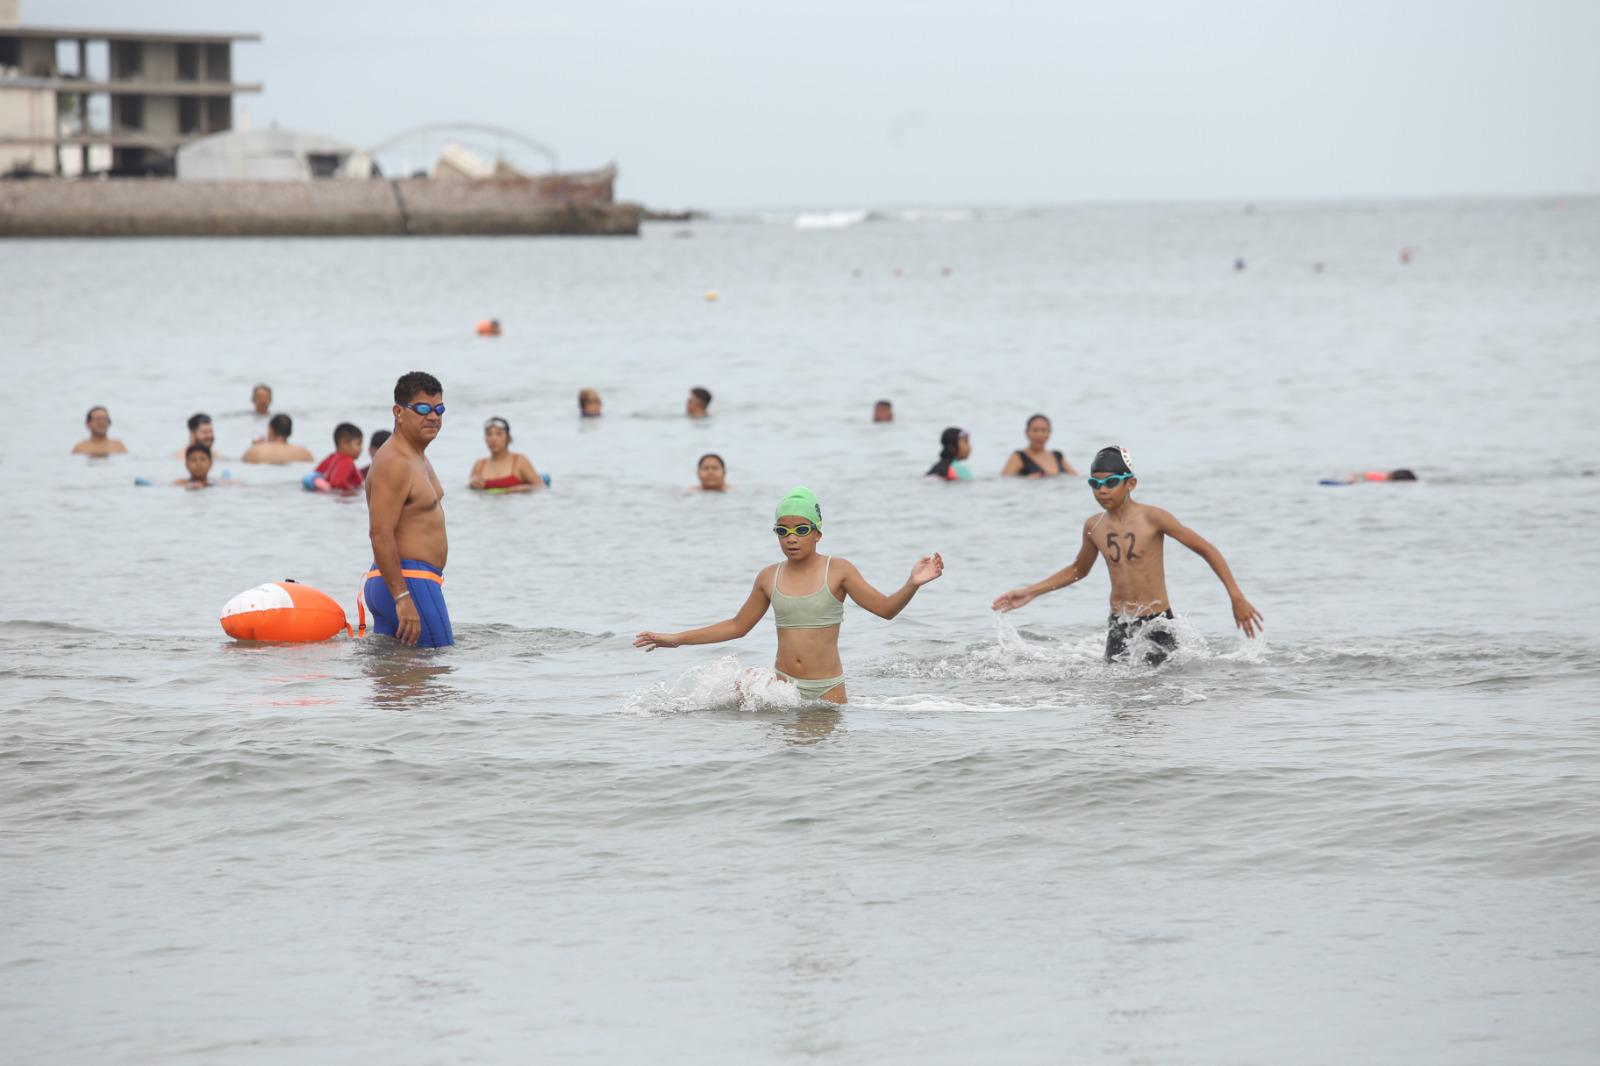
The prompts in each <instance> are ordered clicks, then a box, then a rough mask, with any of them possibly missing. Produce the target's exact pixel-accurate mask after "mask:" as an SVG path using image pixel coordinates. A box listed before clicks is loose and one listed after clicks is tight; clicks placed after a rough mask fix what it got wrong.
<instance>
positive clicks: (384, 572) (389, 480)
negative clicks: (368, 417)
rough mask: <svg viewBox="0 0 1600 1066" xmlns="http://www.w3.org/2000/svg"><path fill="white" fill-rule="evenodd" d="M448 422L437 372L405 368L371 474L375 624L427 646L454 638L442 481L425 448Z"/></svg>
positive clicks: (368, 593) (368, 589)
mask: <svg viewBox="0 0 1600 1066" xmlns="http://www.w3.org/2000/svg"><path fill="white" fill-rule="evenodd" d="M443 425H444V387H443V386H442V385H440V384H439V379H438V378H436V377H434V376H433V375H432V374H425V373H423V372H422V371H420V370H413V371H412V372H411V373H409V374H404V375H402V376H401V378H400V380H399V381H397V382H395V386H394V433H393V435H392V436H391V437H390V438H389V439H388V441H386V442H385V443H384V445H383V450H382V451H380V452H378V454H377V455H376V456H374V457H373V460H372V474H371V476H370V477H369V478H368V479H367V511H368V532H369V535H370V537H371V540H372V558H373V563H372V569H370V570H369V571H367V582H366V585H365V586H364V588H363V590H362V593H363V596H364V598H365V599H366V602H367V606H368V607H369V608H371V609H372V631H373V632H374V633H380V634H383V635H385V636H392V637H395V638H396V639H397V640H399V641H400V642H401V643H402V644H411V645H416V646H418V647H423V648H438V647H443V646H445V645H448V644H454V643H455V633H454V632H453V630H452V629H451V627H450V612H449V611H447V610H446V609H445V604H444V564H445V559H446V557H447V556H448V555H449V552H450V545H449V541H448V538H446V536H445V530H444V506H443V502H442V501H443V500H444V485H443V484H441V483H440V481H439V475H438V474H436V473H434V470H433V464H432V463H430V462H428V459H427V456H426V455H424V454H423V453H424V452H425V451H427V448H428V445H430V444H432V443H433V440H434V438H435V437H437V436H438V435H439V430H440V429H441V428H442V427H443Z"/></svg>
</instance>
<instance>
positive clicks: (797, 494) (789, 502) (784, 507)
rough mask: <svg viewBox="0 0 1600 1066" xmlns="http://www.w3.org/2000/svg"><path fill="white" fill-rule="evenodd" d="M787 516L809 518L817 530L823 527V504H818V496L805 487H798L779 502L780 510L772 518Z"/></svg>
mask: <svg viewBox="0 0 1600 1066" xmlns="http://www.w3.org/2000/svg"><path fill="white" fill-rule="evenodd" d="M786 514H796V515H799V516H800V517H801V518H809V519H811V521H812V522H813V523H815V524H816V526H817V528H819V529H820V528H821V527H822V504H820V503H818V502H817V494H816V493H814V492H812V491H811V490H810V489H808V488H806V487H805V486H804V485H796V486H795V487H794V488H792V489H790V490H789V495H787V496H785V497H784V498H783V499H781V500H779V501H778V510H777V511H776V512H775V513H774V514H773V516H772V517H773V518H774V519H779V518H782V517H783V516H784V515H786Z"/></svg>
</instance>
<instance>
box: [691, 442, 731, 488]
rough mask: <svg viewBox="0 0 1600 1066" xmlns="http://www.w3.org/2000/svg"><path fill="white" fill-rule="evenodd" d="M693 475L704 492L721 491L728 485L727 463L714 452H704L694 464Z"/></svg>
mask: <svg viewBox="0 0 1600 1066" xmlns="http://www.w3.org/2000/svg"><path fill="white" fill-rule="evenodd" d="M695 476H697V477H698V478H699V479H700V488H701V489H703V490H704V491H706V492H722V491H724V490H725V489H727V487H728V464H727V463H725V462H723V460H722V456H720V455H718V454H717V453H716V452H706V454H704V455H702V456H701V457H700V461H699V462H698V463H696V464H695Z"/></svg>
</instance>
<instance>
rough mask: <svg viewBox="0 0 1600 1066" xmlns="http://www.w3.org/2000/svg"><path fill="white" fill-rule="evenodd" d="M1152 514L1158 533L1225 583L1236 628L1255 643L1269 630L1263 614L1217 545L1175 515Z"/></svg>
mask: <svg viewBox="0 0 1600 1066" xmlns="http://www.w3.org/2000/svg"><path fill="white" fill-rule="evenodd" d="M1150 511H1151V517H1152V518H1153V519H1154V521H1155V524H1156V528H1157V529H1159V530H1160V531H1161V532H1163V533H1165V534H1166V535H1167V536H1169V537H1171V538H1172V539H1173V540H1175V541H1177V542H1178V543H1179V544H1182V545H1183V546H1184V547H1185V548H1188V549H1189V550H1190V551H1192V552H1194V553H1195V554H1196V555H1198V556H1200V558H1202V559H1204V560H1205V561H1206V563H1207V564H1208V565H1210V567H1211V569H1212V571H1213V572H1215V573H1216V575H1217V577H1218V578H1219V579H1220V580H1221V581H1222V587H1223V588H1225V589H1227V590H1228V599H1229V600H1230V601H1231V602H1232V603H1233V624H1234V625H1236V626H1238V627H1239V628H1240V629H1242V630H1244V635H1245V636H1247V637H1250V638H1251V639H1254V638H1255V635H1256V631H1257V630H1259V629H1265V628H1266V626H1265V623H1263V622H1262V620H1261V612H1260V611H1258V610H1256V609H1255V608H1254V607H1252V606H1251V605H1250V601H1249V600H1247V599H1245V598H1244V593H1243V592H1240V591H1239V583H1238V582H1237V581H1235V580H1234V579H1233V571H1232V570H1230V569H1228V560H1226V559H1224V558H1223V557H1222V553H1221V552H1220V551H1218V550H1217V547H1216V545H1214V544H1212V543H1211V542H1210V541H1209V540H1207V539H1206V538H1204V537H1202V536H1201V535H1200V534H1198V533H1196V532H1195V531H1194V530H1192V529H1190V528H1189V527H1188V526H1186V525H1184V524H1183V523H1182V522H1180V521H1178V520H1177V519H1176V518H1174V517H1173V516H1172V512H1170V511H1163V510H1162V509H1161V508H1159V507H1152V508H1150Z"/></svg>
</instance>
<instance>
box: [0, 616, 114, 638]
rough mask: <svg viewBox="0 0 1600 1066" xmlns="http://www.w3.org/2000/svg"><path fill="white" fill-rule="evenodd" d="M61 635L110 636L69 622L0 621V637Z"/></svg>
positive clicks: (24, 619) (22, 619)
mask: <svg viewBox="0 0 1600 1066" xmlns="http://www.w3.org/2000/svg"><path fill="white" fill-rule="evenodd" d="M62 633H70V634H72V635H74V636H82V637H105V636H110V635H111V634H109V633H107V632H106V631H105V630H103V629H91V628H90V627H88V626H75V625H73V624H72V623H70V622H49V621H41V620H38V619H33V618H8V619H5V620H4V621H0V637H10V636H18V637H30V636H40V635H48V634H62Z"/></svg>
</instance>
